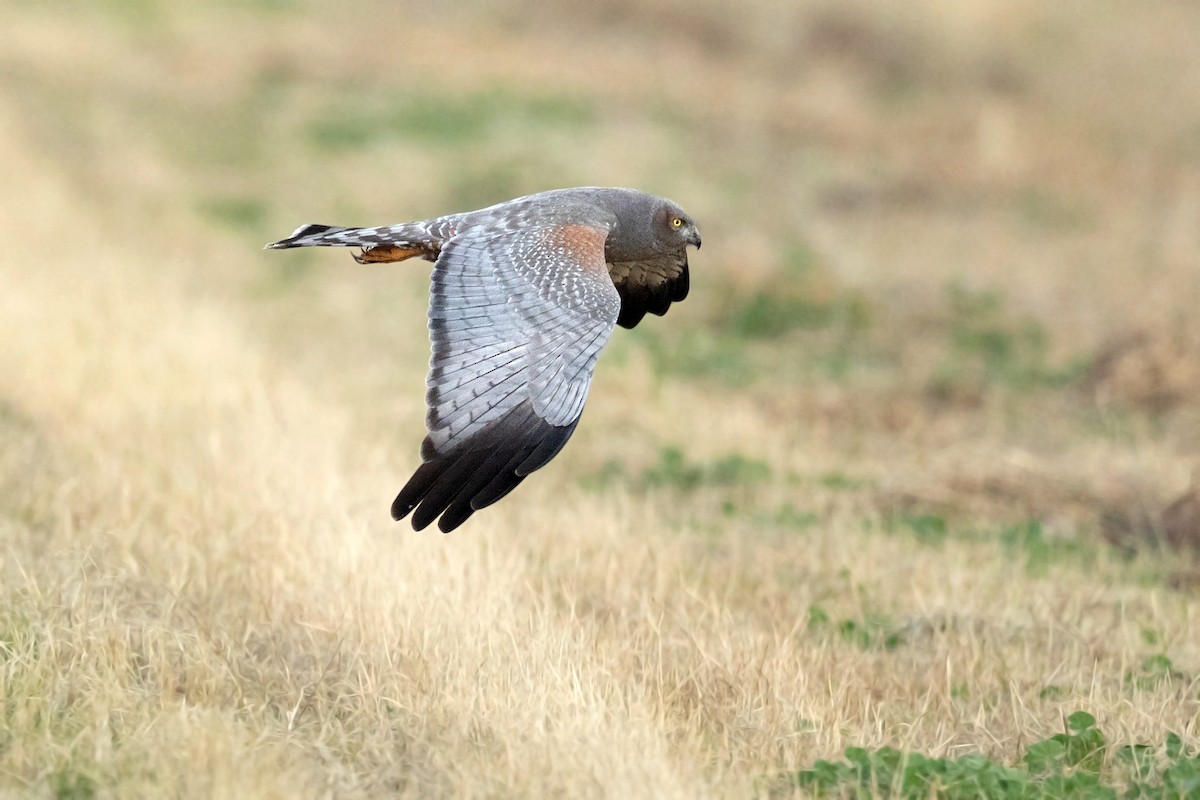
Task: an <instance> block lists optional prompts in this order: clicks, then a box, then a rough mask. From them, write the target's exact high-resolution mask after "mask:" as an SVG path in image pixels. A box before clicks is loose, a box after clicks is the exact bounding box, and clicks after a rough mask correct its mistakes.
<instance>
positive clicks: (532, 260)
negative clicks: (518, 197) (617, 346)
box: [392, 221, 620, 531]
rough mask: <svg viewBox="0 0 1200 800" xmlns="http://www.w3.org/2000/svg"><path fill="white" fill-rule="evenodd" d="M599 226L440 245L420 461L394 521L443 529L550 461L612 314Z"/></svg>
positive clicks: (464, 238) (569, 425) (493, 230)
mask: <svg viewBox="0 0 1200 800" xmlns="http://www.w3.org/2000/svg"><path fill="white" fill-rule="evenodd" d="M607 235H608V231H607V229H605V228H603V227H593V226H590V225H573V224H562V223H560V222H555V221H547V222H544V223H542V224H537V223H535V224H534V225H532V226H530V227H522V228H520V229H518V230H510V229H508V227H507V226H505V225H503V224H497V225H492V226H484V227H479V228H472V229H470V230H468V231H465V232H464V233H462V234H461V235H459V236H457V237H455V238H454V239H451V240H450V241H449V242H448V243H447V244H446V245H445V247H443V248H442V251H441V254H440V256H439V257H438V260H437V263H436V265H435V267H434V272H433V286H432V291H431V294H432V298H431V301H430V309H429V331H430V340H431V341H432V343H433V357H432V359H431V360H430V370H429V378H428V381H427V388H428V391H427V394H426V402H427V404H428V414H427V417H426V424H427V426H428V428H429V435H428V436H427V437H426V438H425V441H424V442H423V443H422V445H421V457H422V459H423V460H424V463H423V464H422V465H421V466H420V467H419V468H418V469H417V471H416V472H415V473H414V474H413V476H412V477H411V478H410V479H409V481H408V483H407V484H406V485H405V486H404V488H403V489H401V490H400V493H399V494H398V495H397V496H396V500H395V502H394V503H393V504H392V516H393V517H394V518H396V519H402V518H404V517H405V516H406V515H407V514H408V513H409V512H410V511H413V509H414V508H415V509H416V512H415V513H414V514H413V520H412V522H413V527H414V528H416V529H417V530H421V529H422V528H424V527H425V526H427V525H428V524H429V523H431V522H432V521H433V520H434V519H436V518H437V517H438V516H439V515H440V516H441V520H440V521H439V523H438V527H439V528H441V529H442V530H443V531H450V530H453V529H454V528H456V527H457V526H459V525H461V524H462V523H463V522H464V521H465V520H466V519H467V517H469V516H470V515H471V514H472V512H474V511H476V510H477V509H480V508H483V507H484V506H486V505H489V504H491V503H494V502H496V501H497V500H499V499H500V498H501V497H503V496H504V495H505V494H507V493H508V492H509V491H511V490H512V489H513V487H515V486H516V485H517V484H518V483H520V482H521V481H522V480H523V479H524V478H525V476H526V475H528V474H529V473H530V472H533V471H534V470H535V469H538V468H539V467H541V466H543V465H544V464H546V462H548V461H549V460H550V459H551V458H553V457H554V456H555V455H556V454H557V453H558V451H559V450H560V449H562V446H563V445H564V444H565V443H566V441H567V439H568V438H569V437H570V436H571V433H572V432H573V431H574V430H575V425H576V424H577V423H578V422H579V416H580V414H582V413H583V404H584V400H585V399H586V398H587V392H588V386H589V385H590V384H591V380H592V370H593V369H594V367H595V364H596V357H597V355H598V354H599V352H600V349H601V348H602V347H603V346H604V344H605V343H606V342H607V341H608V337H609V336H610V335H611V334H612V331H613V328H614V327H615V324H616V320H617V316H618V314H619V312H620V298H619V296H618V294H617V291H616V289H615V288H614V286H613V283H612V281H611V280H610V279H609V277H608V270H607V267H606V265H605V263H604V240H605V237H606V236H607Z"/></svg>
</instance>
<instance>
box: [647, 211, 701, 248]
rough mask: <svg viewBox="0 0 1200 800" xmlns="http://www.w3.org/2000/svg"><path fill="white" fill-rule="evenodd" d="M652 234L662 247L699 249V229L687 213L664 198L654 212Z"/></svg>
mask: <svg viewBox="0 0 1200 800" xmlns="http://www.w3.org/2000/svg"><path fill="white" fill-rule="evenodd" d="M654 236H655V238H656V239H657V240H658V242H659V244H660V245H663V246H664V249H669V250H674V249H677V248H678V249H681V250H682V249H683V248H685V247H687V245H689V244H691V245H695V246H696V249H697V250H699V249H700V231H699V229H697V228H696V223H695V222H694V221H693V220H692V218H691V217H690V216H688V213H687V212H686V211H684V210H683V209H682V208H680V207H679V206H678V205H677V204H676V203H673V202H671V201H670V200H664V201H663V202H662V205H660V206H659V208H658V210H657V211H656V212H655V214H654Z"/></svg>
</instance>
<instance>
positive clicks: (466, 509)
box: [392, 401, 578, 533]
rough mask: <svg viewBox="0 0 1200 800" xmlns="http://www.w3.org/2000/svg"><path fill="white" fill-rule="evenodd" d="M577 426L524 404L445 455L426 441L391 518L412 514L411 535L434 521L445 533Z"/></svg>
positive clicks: (504, 490)
mask: <svg viewBox="0 0 1200 800" xmlns="http://www.w3.org/2000/svg"><path fill="white" fill-rule="evenodd" d="M577 423H578V420H575V421H574V422H572V423H571V424H570V425H564V426H559V425H551V424H550V423H548V422H546V421H545V420H544V419H542V418H541V417H540V416H538V414H537V412H535V411H534V410H533V406H532V404H531V403H530V402H529V401H526V402H524V403H522V404H521V405H519V406H517V407H516V408H515V409H513V410H512V411H511V412H509V413H508V414H507V415H506V416H505V417H504V418H502V419H501V420H499V421H498V422H496V423H495V424H494V425H492V426H491V427H490V428H488V429H487V430H484V431H482V432H480V433H478V434H476V435H475V436H473V437H472V438H471V439H470V440H468V441H467V442H464V443H463V444H462V445H460V446H459V447H457V448H455V449H454V450H451V451H450V452H448V453H444V454H439V453H437V452H436V451H435V448H434V447H433V443H432V442H431V441H429V440H428V439H427V440H426V443H427V444H428V448H425V447H423V448H422V450H423V457H425V458H426V461H425V463H424V464H422V465H421V466H420V467H418V468H417V470H416V472H414V473H413V475H412V477H411V478H409V480H408V483H406V484H405V485H404V488H403V489H401V490H400V492H399V494H397V495H396V499H395V500H394V501H393V502H392V518H393V519H395V520H401V519H404V518H405V517H406V516H408V514H409V513H412V515H413V516H412V525H413V528H414V529H415V530H423V529H424V528H426V527H427V526H428V525H429V524H430V523H432V522H433V521H434V520H435V519H436V520H438V528H439V529H440V530H441V531H442V532H443V533H449V532H450V531H452V530H454V529H455V528H457V527H458V526H459V525H462V524H463V523H464V522H466V521H467V519H468V518H469V517H470V516H471V515H472V514H473V513H474V512H475V511H478V510H479V509H481V508H483V507H485V506H488V505H491V504H492V503H494V502H496V501H497V500H499V499H500V498H501V497H503V496H504V495H506V494H508V493H509V492H511V491H512V490H513V489H514V488H515V487H516V486H517V485H518V484H519V483H521V481H523V480H524V479H525V476H526V475H528V474H529V473H530V472H533V471H534V470H536V469H538V468H539V467H542V466H544V465H545V464H546V463H547V462H549V461H550V459H552V458H554V456H555V455H557V454H558V452H559V451H560V450H562V448H563V446H564V445H565V444H566V442H567V439H569V438H570V436H571V434H572V432H574V430H575V426H576V424H577ZM426 450H428V451H429V452H428V453H426V452H425V451H426ZM414 509H415V512H414ZM439 517H440V519H438V518H439Z"/></svg>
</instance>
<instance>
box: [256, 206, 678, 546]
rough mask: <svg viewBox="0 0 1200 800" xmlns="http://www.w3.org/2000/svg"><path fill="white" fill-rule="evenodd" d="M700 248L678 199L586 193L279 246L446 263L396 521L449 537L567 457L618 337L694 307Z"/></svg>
mask: <svg viewBox="0 0 1200 800" xmlns="http://www.w3.org/2000/svg"><path fill="white" fill-rule="evenodd" d="M689 244H690V245H695V246H696V248H697V249H699V247H700V232H699V231H698V230H697V229H696V224H695V223H694V222H693V221H692V218H691V217H690V216H688V215H687V213H686V212H684V210H683V209H682V208H680V207H679V206H678V205H677V204H675V203H673V202H671V201H670V200H666V199H663V198H661V197H655V196H653V195H649V194H646V193H644V192H639V191H635V190H633V189H616V188H599V187H581V188H575V189H557V190H554V191H549V192H541V193H540V194H533V195H529V196H527V197H519V198H517V199H515V200H509V201H507V202H504V203H500V204H498V205H494V206H490V207H488V208H483V209H480V210H478V211H467V212H463V213H460V214H449V215H447V216H443V217H436V218H434V219H427V220H422V221H420V222H404V223H400V224H398V225H385V226H382V227H375V228H344V227H336V226H331V225H305V226H303V227H301V228H298V229H297V230H296V231H295V232H294V233H293V234H292V235H291V236H289V237H287V238H286V239H281V240H279V241H278V242H273V243H271V244H268V245H267V247H268V248H270V249H280V250H282V249H287V248H291V247H360V248H361V251H360V252H359V253H357V254H355V256H354V258H355V260H356V261H358V262H359V263H360V264H371V263H379V262H390V261H403V260H405V259H408V258H414V257H417V258H423V259H425V260H427V261H432V262H433V279H432V287H431V300H430V306H429V338H430V341H431V343H432V345H433V356H432V358H431V359H430V363H429V376H428V379H427V381H426V389H427V391H426V394H425V401H426V404H427V406H428V412H427V414H426V418H425V422H426V426H427V428H428V431H429V433H428V435H427V436H426V437H425V440H424V441H423V442H422V443H421V460H422V462H423V463H422V464H421V466H420V467H419V468H418V469H417V470H416V472H415V473H414V474H413V476H412V477H411V478H409V480H408V483H407V484H405V486H404V488H403V489H401V490H400V493H399V494H398V495H396V499H395V501H394V502H393V503H392V517H393V518H394V519H397V520H400V519H403V518H404V517H406V516H407V515H408V514H409V513H410V512H413V516H412V525H413V528H415V529H416V530H422V529H423V528H425V527H426V526H428V525H429V524H430V523H431V522H433V521H434V520H435V519H437V520H438V527H439V528H440V529H441V530H442V531H444V532H449V531H452V530H454V529H455V528H457V527H458V526H459V525H461V524H462V523H463V522H465V521H466V520H467V518H468V517H470V516H471V514H473V513H474V512H475V511H478V510H479V509H481V508H483V507H485V506H488V505H491V504H492V503H495V502H496V501H497V500H499V499H500V498H502V497H504V495H506V494H508V493H509V492H510V491H512V490H513V488H514V487H516V486H517V484H519V483H520V482H521V481H522V480H524V479H525V477H526V476H527V475H529V473H531V472H533V471H534V470H536V469H539V468H541V467H543V466H545V464H546V463H547V462H549V461H550V459H552V458H554V456H555V455H557V454H558V452H559V450H561V449H562V447H563V445H564V444H566V442H567V439H568V438H570V436H571V434H572V432H574V430H575V426H576V425H578V424H579V417H580V415H581V414H582V413H583V405H584V401H585V400H586V399H587V393H588V387H589V386H590V385H591V382H592V372H593V370H594V369H595V365H596V357H597V356H598V355H599V353H600V350H601V348H603V347H604V344H605V343H606V342H607V341H608V337H609V336H610V335H611V334H612V332H613V329H614V328H615V327H616V326H617V325H620V326H622V327H624V328H632V327H634V326H635V325H637V324H638V322H640V321H641V319H642V317H644V316H645V315H646V312H650V313H652V314H657V315H660V316H661V315H662V314H665V313H666V312H667V309H668V308H670V306H671V303H673V302H677V301H680V300H683V299H684V298H685V297H687V293H688V262H687V246H688V245H689ZM414 509H415V511H414ZM439 517H440V519H438V518H439Z"/></svg>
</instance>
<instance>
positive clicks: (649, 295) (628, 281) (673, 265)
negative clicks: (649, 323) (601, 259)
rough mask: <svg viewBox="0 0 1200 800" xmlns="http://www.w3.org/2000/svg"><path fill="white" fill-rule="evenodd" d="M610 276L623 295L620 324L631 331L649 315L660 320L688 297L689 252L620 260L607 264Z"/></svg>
mask: <svg viewBox="0 0 1200 800" xmlns="http://www.w3.org/2000/svg"><path fill="white" fill-rule="evenodd" d="M608 272H609V275H610V276H611V277H612V282H613V284H614V285H615V286H616V287H617V292H618V293H619V294H620V296H621V315H620V316H619V317H618V318H617V324H618V325H620V326H621V327H622V328H632V327H633V326H635V325H637V324H638V323H639V322H641V321H642V317H644V316H646V312H647V311H649V312H650V313H651V314H657V315H659V316H660V317H661V316H662V315H663V314H665V313H667V309H668V308H670V307H671V303H677V302H679V301H680V300H682V299H684V298H685V297H687V294H688V263H687V253H686V252H684V251H682V250H681V251H680V252H679V254H678V255H664V256H660V257H658V258H653V259H647V260H645V261H618V262H615V263H611V264H609V265H608Z"/></svg>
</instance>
